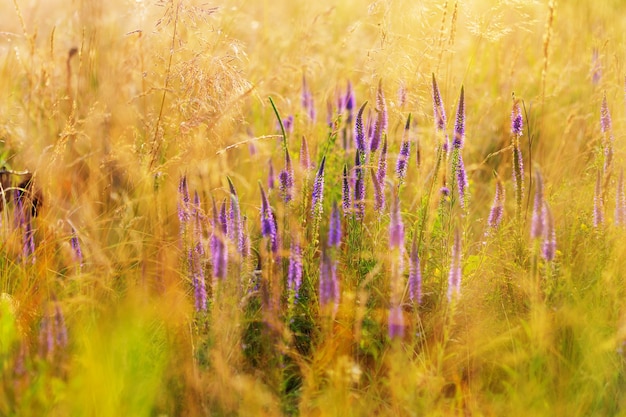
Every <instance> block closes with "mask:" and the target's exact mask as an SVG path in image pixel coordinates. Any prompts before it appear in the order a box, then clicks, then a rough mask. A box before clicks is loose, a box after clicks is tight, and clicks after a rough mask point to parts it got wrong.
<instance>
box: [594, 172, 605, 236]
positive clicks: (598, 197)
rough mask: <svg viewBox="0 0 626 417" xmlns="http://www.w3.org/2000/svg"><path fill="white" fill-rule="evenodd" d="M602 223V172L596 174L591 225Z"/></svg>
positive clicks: (598, 225) (600, 224)
mask: <svg viewBox="0 0 626 417" xmlns="http://www.w3.org/2000/svg"><path fill="white" fill-rule="evenodd" d="M603 224H604V200H603V198H602V174H601V173H600V171H598V175H597V176H596V189H595V194H594V197H593V227H600V226H602V225H603Z"/></svg>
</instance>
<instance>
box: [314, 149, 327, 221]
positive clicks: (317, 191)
mask: <svg viewBox="0 0 626 417" xmlns="http://www.w3.org/2000/svg"><path fill="white" fill-rule="evenodd" d="M325 163H326V157H325V156H324V157H323V158H322V163H321V164H320V167H319V169H318V171H317V175H316V176H315V182H314V183H313V193H312V199H311V210H312V211H313V214H314V215H315V213H318V215H319V214H321V212H322V201H323V199H324V164H325Z"/></svg>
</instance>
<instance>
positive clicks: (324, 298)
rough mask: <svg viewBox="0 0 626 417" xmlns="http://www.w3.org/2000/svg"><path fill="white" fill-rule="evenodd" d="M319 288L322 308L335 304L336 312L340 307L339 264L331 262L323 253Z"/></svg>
mask: <svg viewBox="0 0 626 417" xmlns="http://www.w3.org/2000/svg"><path fill="white" fill-rule="evenodd" d="M319 286H320V289H319V300H320V306H321V307H325V306H327V305H329V304H330V303H333V304H334V309H333V310H334V312H336V311H337V307H338V306H339V281H338V279H337V263H336V262H334V261H333V260H331V259H330V258H329V257H328V255H327V254H326V253H325V252H324V253H322V259H321V261H320V278H319Z"/></svg>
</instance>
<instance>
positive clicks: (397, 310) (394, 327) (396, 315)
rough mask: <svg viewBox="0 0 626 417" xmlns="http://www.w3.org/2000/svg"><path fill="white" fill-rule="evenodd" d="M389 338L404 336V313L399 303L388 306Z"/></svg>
mask: <svg viewBox="0 0 626 417" xmlns="http://www.w3.org/2000/svg"><path fill="white" fill-rule="evenodd" d="M388 324H389V338H390V339H396V338H402V337H403V336H404V315H403V313H402V307H401V306H400V305H392V306H390V307H389V323H388Z"/></svg>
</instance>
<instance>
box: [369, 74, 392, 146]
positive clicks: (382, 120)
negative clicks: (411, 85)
mask: <svg viewBox="0 0 626 417" xmlns="http://www.w3.org/2000/svg"><path fill="white" fill-rule="evenodd" d="M376 113H377V115H376V121H375V122H374V133H373V135H372V141H371V142H370V152H372V153H374V152H376V151H377V150H378V146H379V145H380V141H381V140H382V137H383V134H384V133H386V132H387V123H388V119H387V102H386V101H385V94H384V93H383V80H380V81H379V82H378V92H377V93H376Z"/></svg>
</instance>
